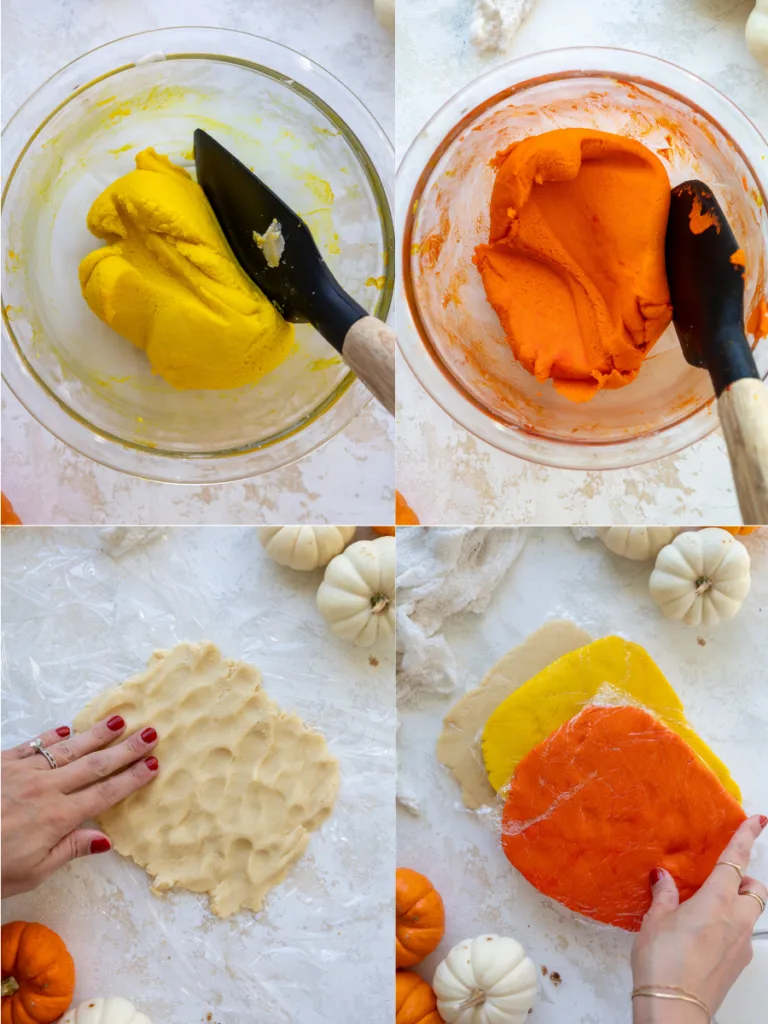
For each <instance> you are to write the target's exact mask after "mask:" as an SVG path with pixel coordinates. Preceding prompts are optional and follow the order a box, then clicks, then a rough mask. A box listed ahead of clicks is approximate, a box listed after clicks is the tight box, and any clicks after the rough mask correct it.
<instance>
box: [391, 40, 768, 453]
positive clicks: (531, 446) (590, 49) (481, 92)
mask: <svg viewBox="0 0 768 1024" xmlns="http://www.w3.org/2000/svg"><path fill="white" fill-rule="evenodd" d="M579 58H581V59H582V60H583V63H581V64H577V63H576V61H577V60H578V59H579ZM621 59H624V60H627V59H629V60H630V61H641V62H643V63H644V64H645V66H646V72H645V75H642V74H638V73H635V72H633V71H632V70H628V69H626V68H624V69H620V68H619V67H618V63H619V61H620V60H621ZM558 62H562V63H560V66H559V67H554V68H553V65H557V64H558ZM611 62H614V63H615V65H616V66H613V67H612V66H611ZM542 63H546V64H547V65H548V67H547V68H546V69H545V70H542V68H541V65H542ZM654 67H656V68H659V69H662V68H663V69H665V71H666V72H667V74H672V75H677V76H684V77H685V78H687V79H688V80H689V81H690V83H691V84H692V91H693V90H694V89H696V90H699V91H704V92H705V93H706V94H707V97H708V98H710V99H712V100H713V101H714V104H715V106H718V105H719V107H720V108H721V109H720V110H718V111H717V112H716V113H711V112H710V111H708V110H706V109H705V108H704V107H702V106H701V105H700V103H699V102H697V101H696V100H693V99H691V98H690V96H688V95H685V94H684V93H682V92H679V91H677V90H676V89H675V88H674V87H672V86H670V85H667V84H666V83H663V82H658V81H654V80H652V78H650V77H648V76H649V75H650V74H652V73H653V68H654ZM534 69H535V70H534ZM510 73H511V74H512V77H511V79H510V78H509V75H510ZM659 75H661V71H659ZM504 76H506V77H507V81H509V82H510V84H508V85H506V86H505V87H504V88H502V89H499V88H496V87H495V86H494V84H493V83H495V82H497V80H498V79H499V78H501V77H504ZM589 76H594V77H596V78H597V77H604V78H611V79H613V80H615V81H618V82H626V83H627V84H635V85H638V86H646V87H650V88H652V89H654V90H656V91H661V92H664V93H666V94H667V95H670V96H672V97H673V98H675V99H677V100H679V101H681V102H683V103H684V104H686V105H687V106H688V107H689V108H690V109H691V110H693V111H694V112H695V113H697V114H698V115H700V116H702V117H703V118H704V119H705V120H706V121H708V122H710V123H712V122H714V123H715V124H716V125H717V127H718V128H719V130H720V131H721V132H722V133H723V135H724V136H725V137H727V138H728V139H729V140H730V142H731V143H732V144H733V146H734V149H735V150H736V152H737V153H738V154H739V156H740V157H741V159H742V160H743V161H744V163H745V165H746V166H747V168H749V170H750V172H751V174H752V176H753V179H754V181H755V183H756V185H757V188H758V190H759V194H760V196H761V198H762V202H763V204H764V208H765V209H768V174H765V172H764V173H763V175H762V176H761V173H760V170H759V169H758V168H757V167H755V166H754V161H752V160H750V159H749V158H748V157H747V156H746V154H745V153H744V151H743V149H742V147H741V146H740V145H739V144H738V142H736V141H735V140H734V139H733V136H732V131H730V130H726V129H725V128H724V127H723V126H722V124H721V123H720V120H721V118H722V113H721V110H726V111H727V112H728V114H729V115H730V116H731V117H732V118H734V119H735V120H736V121H737V122H739V123H740V127H741V128H743V129H744V130H745V131H747V132H752V133H754V136H755V137H756V139H757V140H758V142H759V143H760V144H762V145H763V146H765V147H768V142H767V141H766V139H765V137H764V136H763V134H762V132H761V131H760V129H759V128H758V127H757V125H756V124H755V123H754V122H753V121H752V120H751V118H749V116H748V115H747V114H745V113H744V112H743V111H742V110H741V108H740V107H738V106H737V105H736V104H735V103H734V102H733V101H732V100H731V99H729V98H728V97H727V96H726V95H725V94H724V93H722V92H721V91H720V90H719V89H717V88H716V87H715V86H713V85H712V84H711V83H709V82H707V81H705V80H704V79H702V78H700V77H699V76H698V75H696V74H694V73H693V72H690V71H688V70H687V69H685V68H683V67H681V66H680V65H678V64H674V63H673V62H671V61H668V60H665V59H663V58H661V57H656V56H653V55H651V54H647V53H643V52H642V51H640V50H631V49H627V48H623V47H612V46H570V47H560V48H558V49H553V50H542V51H538V52H536V53H531V54H527V55H525V56H523V57H518V58H514V59H512V60H509V61H505V62H504V63H502V64H498V65H496V66H494V67H493V68H491V69H489V70H488V71H485V72H483V74H481V75H479V76H477V77H476V78H474V79H472V80H471V81H469V82H468V83H467V84H466V85H464V86H462V88H461V89H460V90H458V91H457V92H456V93H454V94H453V95H452V96H451V97H450V98H449V99H448V100H447V101H446V102H445V103H443V104H442V105H441V106H440V107H439V108H438V110H437V111H436V112H435V113H434V114H433V115H432V116H431V117H430V118H429V120H428V121H427V122H425V124H424V125H423V126H422V128H421V129H420V130H419V131H418V132H417V133H416V135H415V136H414V138H413V140H412V141H411V143H410V145H409V147H408V149H407V150H406V153H405V155H404V157H403V159H402V160H401V162H400V164H399V167H398V170H397V205H396V219H397V230H398V237H399V244H398V256H399V260H398V285H399V291H400V294H401V295H402V296H403V298H404V300H405V301H404V302H403V306H404V307H405V316H406V320H407V323H406V324H404V325H403V326H404V328H405V329H401V330H400V332H399V333H398V346H399V348H400V352H401V354H402V355H403V357H404V359H405V361H406V363H407V364H408V366H409V368H410V370H411V371H412V372H413V374H414V376H415V377H416V379H417V380H418V382H419V384H420V385H421V386H422V387H423V388H424V390H425V391H426V392H427V393H428V394H429V396H430V397H431V398H432V399H433V401H435V402H436V403H437V404H438V405H439V406H440V408H441V409H442V410H443V412H445V413H446V414H447V415H448V416H450V418H451V419H452V420H454V421H455V422H456V423H457V424H459V425H460V426H462V427H464V428H465V429H467V430H468V431H469V432H470V433H472V434H473V435H474V436H475V437H477V438H479V439H480V440H482V441H485V442H487V443H489V444H490V445H492V446H493V447H494V448H496V449H498V450H500V451H503V452H505V453H507V454H509V455H514V456H516V457H519V458H522V459H524V460H526V461H528V462H532V463H536V464H538V465H542V466H547V467H551V468H559V469H577V470H595V469H623V468H629V467H631V466H637V465H642V464H644V463H648V462H652V461H654V460H656V459H658V458H660V457H663V456H665V455H673V454H675V453H677V452H679V451H682V450H683V449H684V448H687V447H689V446H690V445H691V444H693V443H695V442H697V441H699V440H703V439H704V438H705V437H707V436H708V435H709V434H711V433H712V432H713V431H715V430H716V429H717V427H718V425H719V424H718V419H717V415H716V412H715V409H716V398H715V395H714V392H713V393H712V396H711V397H710V398H709V399H707V400H706V401H705V402H704V403H703V404H701V405H699V406H697V407H696V408H695V409H693V410H689V411H687V412H685V413H682V414H681V415H680V416H679V418H677V419H676V420H675V421H674V422H673V423H670V424H667V425H666V426H665V427H663V428H660V429H655V430H649V431H646V432H644V433H643V434H641V435H635V436H632V437H629V438H620V439H613V440H606V441H600V440H593V441H590V440H586V439H585V440H578V441H573V440H569V439H567V438H565V437H562V438H550V437H547V436H545V435H542V434H541V433H539V432H535V431H533V430H530V429H528V428H526V426H525V424H522V423H521V424H517V425H512V424H510V423H509V422H508V421H507V420H505V419H504V418H502V417H501V416H499V415H497V414H495V413H494V412H492V411H491V410H490V409H487V408H486V407H485V406H484V405H483V403H482V402H481V401H480V400H479V399H478V398H476V397H475V396H474V395H473V394H472V393H471V392H470V391H469V390H468V389H467V388H466V386H465V385H464V384H463V383H462V382H461V381H460V380H459V379H458V378H457V377H456V376H455V374H454V373H453V371H452V370H451V369H450V367H448V366H447V365H446V364H445V362H444V360H443V359H442V356H441V355H440V354H439V352H438V351H437V349H436V346H435V345H434V343H433V342H432V339H431V337H430V333H429V330H428V328H427V326H426V324H425V323H424V321H423V319H422V316H421V312H420V309H419V303H418V299H417V296H416V293H415V288H414V285H413V275H412V271H411V257H412V253H411V249H412V244H413V230H414V225H415V221H416V213H417V209H418V205H419V203H420V201H421V197H422V195H423V194H424V190H425V188H426V186H427V185H428V184H429V182H430V180H431V176H432V173H433V171H434V169H435V167H436V166H437V164H438V163H439V161H440V159H441V158H442V156H443V155H444V153H445V152H446V150H447V149H448V148H449V146H450V145H451V144H452V143H453V142H454V141H455V140H456V139H457V138H458V137H459V136H460V135H461V134H462V132H464V131H466V130H468V129H469V127H470V126H471V125H472V124H473V123H475V122H476V121H477V120H478V118H479V117H481V116H482V115H483V113H485V111H487V110H488V109H490V108H491V107H495V106H497V105H499V104H501V103H503V102H504V101H505V100H509V99H510V98H511V97H513V96H515V95H516V94H519V93H524V92H525V91H526V90H528V89H530V88H531V87H534V86H538V85H541V84H544V83H547V82H552V81H562V80H564V79H569V78H574V79H579V78H585V77H589ZM457 110H458V111H459V112H460V113H459V116H458V119H456V111H457ZM432 136H434V137H435V138H436V139H437V140H438V141H437V142H430V143H429V147H430V150H431V152H430V153H429V155H428V156H427V157H426V159H425V156H424V150H425V148H426V145H427V140H429V139H430V138H431V137H432ZM766 376H768V374H764V378H765V377H766ZM445 384H448V385H449V387H448V388H446V387H445ZM441 392H442V393H441ZM694 418H696V420H697V425H696V429H695V430H690V429H689V431H688V434H687V435H686V436H683V434H682V432H681V436H679V437H678V438H676V439H675V440H671V439H669V438H668V434H669V432H670V431H672V430H674V429H675V428H680V427H682V426H683V425H684V424H688V426H689V428H690V427H691V424H692V421H693V420H694ZM705 418H706V419H705ZM638 442H640V443H647V444H648V450H647V451H644V452H638V451H636V452H630V451H629V450H628V449H630V448H631V447H632V446H637V445H638Z"/></svg>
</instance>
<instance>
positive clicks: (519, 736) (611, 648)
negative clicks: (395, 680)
mask: <svg viewBox="0 0 768 1024" xmlns="http://www.w3.org/2000/svg"><path fill="white" fill-rule="evenodd" d="M605 687H609V688H611V689H612V690H614V691H615V692H616V694H617V696H618V697H619V698H621V699H623V702H624V703H635V704H637V705H641V706H643V707H645V708H647V709H648V710H649V711H650V712H652V713H653V714H654V715H656V716H657V717H658V718H659V719H660V720H661V721H662V722H663V724H664V725H666V726H668V728H670V729H672V731H673V732H676V733H677V734H678V736H680V737H681V738H682V739H683V740H685V742H686V743H687V744H688V745H689V746H690V747H691V748H692V749H693V750H694V752H695V753H696V754H697V755H698V756H699V757H700V758H701V760H702V761H703V762H704V763H705V764H706V765H708V766H709V768H711V769H712V771H713V772H714V773H715V775H716V776H717V777H718V778H719V779H720V781H721V782H722V784H723V786H724V787H725V788H726V789H727V790H728V792H729V793H731V795H732V796H735V797H736V799H737V800H741V792H740V790H739V787H738V786H737V785H736V783H735V782H734V780H733V779H732V778H731V775H730V772H729V771H728V769H727V768H726V766H725V765H724V764H723V762H722V761H721V760H720V759H719V758H718V757H717V756H716V755H715V754H714V753H713V752H712V751H711V750H710V749H709V747H708V746H707V745H706V743H704V741H703V740H702V739H700V737H699V736H698V735H697V734H696V733H695V732H694V731H693V729H691V727H690V725H689V724H688V722H687V721H686V720H685V710H684V708H683V705H682V703H681V701H680V698H679V697H678V696H677V694H676V693H675V691H674V690H673V689H672V687H671V686H670V684H669V683H668V682H667V680H666V678H665V677H664V675H663V673H662V672H661V670H660V669H659V667H658V666H657V665H656V663H655V662H654V661H653V659H652V658H651V657H650V655H649V654H648V652H647V651H645V650H644V648H642V647H640V646H639V644H633V643H630V642H629V641H628V640H623V639H622V638H621V637H618V636H608V637H603V639H601V640H595V641H594V642H593V643H591V644H587V646H586V647H582V648H580V649H579V650H577V651H573V652H572V653H570V654H566V655H564V656H563V657H562V658H559V659H558V660H557V661H555V662H554V663H553V664H551V665H549V666H547V668H545V669H544V670H543V671H541V672H539V674H538V675H536V676H534V677H533V678H532V679H529V680H528V682H527V683H525V684H524V685H523V686H521V687H520V688H519V689H517V690H516V691H515V692H514V693H512V694H511V695H510V696H509V697H507V699H506V700H504V701H503V702H502V703H501V704H500V705H499V706H498V707H497V708H496V710H495V711H494V712H493V714H492V715H491V716H490V717H489V719H488V721H487V722H486V725H485V729H484V731H483V759H484V761H485V768H486V771H487V772H488V778H489V780H490V782H491V785H492V786H493V787H494V789H496V790H499V789H501V788H502V787H503V786H505V785H506V784H507V783H508V782H509V780H510V779H511V778H512V775H513V774H514V771H515V768H516V767H517V765H518V764H519V762H520V761H521V760H522V758H523V757H524V756H525V755H526V754H527V753H528V752H529V751H530V750H532V749H533V748H534V747H535V746H537V745H538V744H539V743H541V742H542V741H543V740H545V739H546V738H547V736H549V735H550V734H551V733H553V732H554V731H555V730H556V729H559V728H560V726H561V725H564V724H565V722H567V721H568V720H569V719H570V718H573V716H574V715H576V714H578V713H579V712H580V711H581V710H582V709H583V708H584V705H585V704H587V703H589V702H590V701H592V700H594V699H595V698H596V697H597V696H598V694H599V692H600V691H601V690H603V688H605ZM627 698H629V700H627Z"/></svg>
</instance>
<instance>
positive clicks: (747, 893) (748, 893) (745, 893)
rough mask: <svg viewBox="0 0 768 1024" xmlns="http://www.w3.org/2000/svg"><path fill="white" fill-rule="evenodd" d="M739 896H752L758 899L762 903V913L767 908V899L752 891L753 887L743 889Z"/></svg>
mask: <svg viewBox="0 0 768 1024" xmlns="http://www.w3.org/2000/svg"><path fill="white" fill-rule="evenodd" d="M739 896H751V897H752V899H753V900H757V902H758V903H759V904H760V913H761V914H762V913H763V911H764V910H765V900H764V899H763V897H762V896H759V895H758V894H757V893H756V892H752V890H751V889H742V890H741V892H740V893H739Z"/></svg>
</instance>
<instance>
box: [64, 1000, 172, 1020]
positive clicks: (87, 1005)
mask: <svg viewBox="0 0 768 1024" xmlns="http://www.w3.org/2000/svg"><path fill="white" fill-rule="evenodd" d="M59 1024H152V1022H151V1021H150V1019H149V1017H147V1015H146V1014H144V1013H140V1012H139V1011H138V1010H137V1009H136V1007H135V1006H134V1005H133V1003H129V1002H128V1000H127V999H123V998H122V996H110V997H109V998H108V999H86V1001H85V1002H84V1003H80V1005H79V1006H78V1007H76V1008H75V1009H69V1010H67V1012H66V1013H65V1014H64V1016H63V1017H62V1018H61V1020H60V1021H59Z"/></svg>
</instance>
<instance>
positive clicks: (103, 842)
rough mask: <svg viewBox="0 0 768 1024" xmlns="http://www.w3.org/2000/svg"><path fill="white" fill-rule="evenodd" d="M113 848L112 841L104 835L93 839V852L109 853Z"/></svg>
mask: <svg viewBox="0 0 768 1024" xmlns="http://www.w3.org/2000/svg"><path fill="white" fill-rule="evenodd" d="M111 849H112V843H110V841H109V840H108V839H105V838H104V837H103V836H99V838H98V839H92V840H91V853H108V852H109V851H110V850H111Z"/></svg>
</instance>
